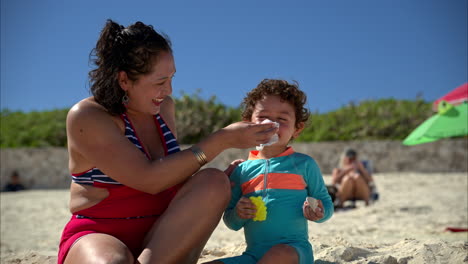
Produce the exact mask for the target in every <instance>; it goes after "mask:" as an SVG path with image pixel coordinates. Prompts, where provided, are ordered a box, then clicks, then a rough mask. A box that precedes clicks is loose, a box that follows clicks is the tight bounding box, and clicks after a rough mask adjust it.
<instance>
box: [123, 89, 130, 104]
mask: <svg viewBox="0 0 468 264" xmlns="http://www.w3.org/2000/svg"><path fill="white" fill-rule="evenodd" d="M129 101H130V98H129V97H128V93H127V91H125V94H124V96H122V104H123V105H125V106H127V105H128V102H129Z"/></svg>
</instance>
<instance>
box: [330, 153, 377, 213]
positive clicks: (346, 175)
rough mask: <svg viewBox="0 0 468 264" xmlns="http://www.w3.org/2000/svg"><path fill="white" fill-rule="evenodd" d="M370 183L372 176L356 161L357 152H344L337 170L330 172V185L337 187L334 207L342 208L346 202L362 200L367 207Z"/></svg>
mask: <svg viewBox="0 0 468 264" xmlns="http://www.w3.org/2000/svg"><path fill="white" fill-rule="evenodd" d="M371 183H373V179H372V176H371V175H370V173H369V172H368V171H367V170H366V168H365V167H364V165H363V164H362V162H360V161H359V160H358V156H357V152H356V151H355V150H353V149H347V150H345V152H344V153H343V154H342V155H341V158H340V162H339V166H338V168H335V169H333V172H332V184H333V185H335V186H338V192H337V194H336V200H335V205H336V207H338V208H340V207H343V203H344V202H345V201H348V200H364V202H365V203H366V205H368V204H369V199H370V184H371Z"/></svg>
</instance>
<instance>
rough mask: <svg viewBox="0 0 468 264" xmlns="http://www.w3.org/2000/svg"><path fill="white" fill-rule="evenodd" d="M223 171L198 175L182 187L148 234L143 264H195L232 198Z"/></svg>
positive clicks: (209, 171) (212, 171) (204, 171)
mask: <svg viewBox="0 0 468 264" xmlns="http://www.w3.org/2000/svg"><path fill="white" fill-rule="evenodd" d="M230 194H231V187H230V184H229V179H228V177H227V176H226V174H224V173H223V172H222V171H220V170H217V169H205V170H202V171H199V172H198V173H196V174H195V175H194V176H192V177H191V178H190V179H188V180H187V182H186V183H185V184H184V185H183V186H182V188H181V189H180V190H179V191H178V193H177V195H176V196H175V197H174V199H173V200H172V201H171V203H170V204H169V207H168V208H167V209H166V211H165V212H164V214H163V215H162V216H161V217H160V218H159V219H158V220H157V222H156V223H155V225H154V226H153V228H152V229H151V231H150V233H149V234H148V237H147V241H146V243H145V244H146V247H145V249H144V250H143V252H142V254H141V255H140V256H139V257H138V261H139V262H140V263H142V264H144V263H196V262H197V260H198V258H199V256H200V253H201V251H202V250H203V247H204V246H205V244H206V242H207V241H208V238H209V237H210V235H211V233H212V232H213V231H214V229H215V228H216V226H217V225H218V223H219V220H220V219H221V216H222V214H223V212H224V210H225V208H226V206H227V204H228V202H229V199H230V197H231V195H230Z"/></svg>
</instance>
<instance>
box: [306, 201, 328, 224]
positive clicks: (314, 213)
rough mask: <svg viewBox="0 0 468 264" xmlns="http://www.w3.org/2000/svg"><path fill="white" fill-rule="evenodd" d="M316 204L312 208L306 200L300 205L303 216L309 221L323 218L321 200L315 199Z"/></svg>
mask: <svg viewBox="0 0 468 264" xmlns="http://www.w3.org/2000/svg"><path fill="white" fill-rule="evenodd" d="M317 202H318V205H317V208H315V210H312V208H310V206H309V202H307V200H306V201H305V202H304V204H303V205H302V212H303V214H304V217H305V218H306V219H307V220H309V221H317V220H320V219H322V218H323V211H324V209H323V204H322V201H320V200H317Z"/></svg>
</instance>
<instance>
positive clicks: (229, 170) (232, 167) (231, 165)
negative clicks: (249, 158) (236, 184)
mask: <svg viewBox="0 0 468 264" xmlns="http://www.w3.org/2000/svg"><path fill="white" fill-rule="evenodd" d="M244 161H245V160H244V159H236V160H235V161H233V162H231V164H229V167H227V169H225V170H224V173H226V175H227V176H228V177H230V176H231V173H232V172H233V171H234V169H236V167H237V165H239V164H241V163H242V162H244Z"/></svg>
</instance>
